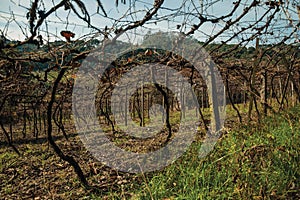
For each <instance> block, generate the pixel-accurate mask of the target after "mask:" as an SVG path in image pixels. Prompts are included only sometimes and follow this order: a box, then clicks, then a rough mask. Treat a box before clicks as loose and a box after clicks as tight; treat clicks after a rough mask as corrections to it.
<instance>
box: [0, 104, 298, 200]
mask: <svg viewBox="0 0 300 200" xmlns="http://www.w3.org/2000/svg"><path fill="white" fill-rule="evenodd" d="M235 127H236V128H232V129H230V130H227V132H226V133H224V135H223V136H222V137H221V138H220V140H219V141H218V143H217V144H216V146H215V149H214V150H213V151H212V152H211V153H210V154H209V155H208V156H206V157H205V158H202V159H200V158H199V157H198V153H199V148H200V146H201V142H200V141H199V142H195V143H193V145H192V146H191V148H190V150H189V151H188V152H186V153H185V154H184V155H183V156H182V157H181V158H180V159H178V160H177V161H176V162H175V163H173V164H172V165H170V166H168V167H166V168H165V169H164V170H163V171H159V172H153V173H148V174H138V175H133V174H126V173H120V172H117V171H114V170H112V169H109V168H108V167H105V166H103V165H101V164H100V163H98V162H97V161H96V160H95V159H94V158H93V157H92V156H91V155H90V154H89V153H88V152H87V150H86V149H85V148H84V147H83V146H82V144H81V142H80V140H79V138H78V137H77V136H76V135H74V136H70V138H69V141H66V140H65V139H64V138H63V137H57V138H56V141H57V142H58V144H59V146H60V147H61V148H62V150H63V151H64V152H65V153H67V154H69V155H72V156H73V157H74V158H75V159H76V160H77V161H78V162H79V163H80V165H81V166H82V168H83V170H84V173H85V174H86V175H87V178H88V181H89V182H90V183H92V184H93V185H97V186H98V187H99V193H97V194H96V193H91V192H90V191H88V190H85V189H83V187H81V185H80V183H79V181H78V180H77V177H76V175H75V174H74V172H73V169H72V168H71V167H70V166H69V165H68V164H67V163H65V162H63V161H62V160H60V159H59V158H58V157H57V156H56V155H55V153H53V151H52V150H51V147H49V145H48V143H47V142H46V140H43V139H40V140H39V141H35V142H28V141H27V142H23V143H22V142H19V143H18V144H17V145H18V148H19V149H20V151H21V152H23V155H22V156H21V157H18V156H17V155H16V154H15V153H14V152H12V150H11V149H10V148H9V147H7V146H6V145H2V144H3V143H1V148H0V199H21V198H25V199H300V167H299V163H300V155H299V154H300V151H299V148H300V107H296V108H293V109H290V110H288V111H283V112H281V113H280V114H277V115H275V116H271V117H268V118H266V119H264V120H262V121H261V122H260V124H257V125H251V126H246V125H244V126H237V125H235ZM71 131H72V128H70V130H69V132H71ZM1 140H3V139H1Z"/></svg>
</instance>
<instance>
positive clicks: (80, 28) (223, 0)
mask: <svg viewBox="0 0 300 200" xmlns="http://www.w3.org/2000/svg"><path fill="white" fill-rule="evenodd" d="M30 2H31V1H30V0H1V1H0V30H1V31H2V32H4V34H5V35H6V37H7V38H9V39H11V40H24V39H25V38H26V35H27V36H28V35H29V30H28V26H27V24H28V20H27V18H26V13H27V12H28V8H29V7H30V4H31V3H30ZM58 2H60V1H59V0H47V1H46V0H44V1H43V4H41V5H40V8H39V9H45V10H49V9H50V8H51V7H52V6H53V5H55V4H57V3H58ZM84 2H85V3H86V7H87V9H88V11H89V13H90V14H91V19H92V24H94V25H95V26H96V27H98V28H101V29H103V28H104V27H105V26H107V27H115V26H119V25H120V24H121V23H126V20H132V19H141V17H142V16H143V15H144V14H145V13H146V11H147V10H148V9H149V8H150V7H151V6H152V2H153V1H147V0H144V1H139V0H138V1H133V0H131V2H135V4H134V7H133V8H131V9H129V5H128V2H130V0H127V4H126V5H124V4H121V3H119V5H118V7H116V5H115V1H112V0H102V1H101V2H102V3H103V6H104V9H105V10H106V12H107V14H108V16H110V17H111V18H112V19H108V18H104V17H103V16H102V15H101V14H102V12H101V10H100V14H97V13H96V11H97V6H96V5H97V4H96V0H86V1H84ZM183 2H184V3H185V8H182V9H181V12H185V11H186V12H188V10H189V9H193V5H195V6H198V7H199V6H200V2H201V0H182V1H175V0H165V2H164V4H163V7H164V8H172V9H174V8H178V7H180V6H181V5H182V3H183ZM203 2H204V4H205V5H206V4H208V3H209V4H211V3H213V2H217V3H216V4H213V5H212V6H206V7H207V9H206V10H205V11H204V13H205V14H206V15H213V16H222V15H224V14H226V13H228V12H229V11H230V10H231V9H232V7H233V2H234V1H232V0H217V1H214V0H203ZM242 2H243V4H245V6H246V4H249V3H250V2H251V1H248V0H243V1H242ZM243 9H244V7H243V6H242V7H241V8H240V9H239V10H238V12H237V13H239V14H240V13H241V12H242V10H243ZM265 9H266V8H260V9H256V10H253V11H252V12H251V13H249V14H248V15H247V16H245V17H244V18H243V21H241V23H240V24H239V25H241V24H243V23H245V24H247V21H253V20H256V19H255V16H259V15H260V14H262V13H264V11H265ZM130 11H131V12H132V11H137V12H135V14H133V15H131V16H130V17H128V18H122V17H123V16H124V13H128V12H130ZM170 13H174V11H170V10H168V9H162V10H161V11H160V12H159V13H158V14H159V15H161V16H166V17H165V19H164V20H162V21H160V22H158V23H149V24H147V25H146V26H145V27H143V28H141V29H137V30H136V31H135V34H136V35H137V39H136V40H139V39H140V37H139V35H144V34H146V33H147V32H148V31H151V32H156V31H159V30H161V31H178V30H177V29H176V27H177V25H182V22H183V21H187V22H189V24H190V25H192V24H195V23H198V22H199V20H198V19H197V18H196V17H193V16H192V15H185V16H183V15H182V14H181V13H180V12H178V13H177V14H176V15H175V16H176V17H174V16H172V17H168V14H170ZM12 14H13V15H12ZM290 14H291V16H292V18H293V19H298V17H297V15H296V13H295V12H290ZM236 16H237V15H236ZM236 16H233V17H236ZM276 17H277V19H276V20H277V23H276V25H277V26H278V27H273V29H274V31H277V32H278V33H277V35H274V40H275V37H279V36H280V35H287V34H289V32H290V31H291V30H292V29H291V27H289V23H288V21H287V20H285V19H283V18H286V16H285V14H284V13H283V12H282V13H281V14H280V15H277V16H276ZM118 19H119V20H120V21H121V22H119V23H116V20H118ZM67 21H68V23H67ZM8 22H9V23H8ZM224 25H225V22H222V21H220V22H219V23H217V24H211V23H205V24H204V26H202V27H201V28H200V30H199V31H198V32H196V33H195V37H196V38H197V39H198V40H200V41H205V40H206V39H207V38H208V37H209V36H211V35H213V34H214V33H216V32H217V31H219V30H220V29H221V28H222V27H223V26H224ZM239 25H237V27H236V30H235V27H232V32H228V33H227V34H224V35H221V36H220V37H219V38H218V39H217V41H222V40H226V38H228V37H230V36H231V35H230V34H233V32H234V31H237V30H238V26H239ZM182 27H183V30H184V29H186V30H188V29H189V28H190V26H188V25H187V26H186V27H184V26H182ZM61 30H70V31H72V32H75V33H76V38H77V39H80V38H81V37H86V35H89V34H90V35H93V33H94V31H93V30H92V29H90V28H88V27H87V25H86V24H84V23H83V22H82V21H81V20H80V19H78V18H77V17H76V16H75V15H73V14H70V13H69V12H68V11H65V10H64V9H60V10H58V11H57V13H55V15H51V16H50V17H49V18H48V20H47V26H46V25H45V24H44V25H43V26H42V27H41V29H40V31H39V34H41V35H43V36H44V37H46V38H47V37H49V40H51V41H53V40H62V39H63V38H62V37H61V36H60V34H59V33H60V31H61ZM47 32H48V33H50V34H46V33H47ZM297 34H298V36H299V35H300V34H299V30H298V33H297ZM124 37H126V35H125V36H124ZM239 37H243V35H240V36H239ZM239 37H237V38H236V39H235V40H236V41H235V42H238V40H239V39H241V38H239ZM270 39H271V40H273V39H272V38H268V40H270ZM266 40H267V39H266Z"/></svg>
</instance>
